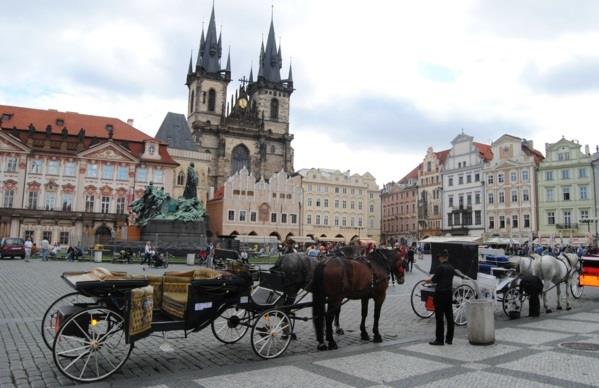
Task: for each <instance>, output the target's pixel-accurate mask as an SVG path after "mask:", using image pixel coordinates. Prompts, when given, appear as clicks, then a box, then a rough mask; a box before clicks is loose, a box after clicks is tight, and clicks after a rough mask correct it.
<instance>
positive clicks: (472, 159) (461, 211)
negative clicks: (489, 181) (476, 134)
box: [442, 133, 493, 236]
mask: <svg viewBox="0 0 599 388" xmlns="http://www.w3.org/2000/svg"><path fill="white" fill-rule="evenodd" d="M451 144H452V147H451V149H450V150H449V153H448V154H447V160H446V162H445V167H444V169H443V173H442V176H443V230H444V231H445V232H447V233H451V234H452V235H468V236H482V234H483V232H484V229H485V226H484V224H483V219H485V214H484V211H485V207H484V202H483V200H482V198H483V197H484V195H485V187H484V184H483V180H482V174H483V167H484V164H485V163H486V162H488V161H490V160H491V159H492V158H493V153H492V151H491V147H490V146H489V145H487V144H481V143H477V142H475V141H474V138H473V137H472V136H468V135H466V134H464V133H461V134H459V135H458V136H456V137H455V138H454V139H453V140H452V142H451Z"/></svg>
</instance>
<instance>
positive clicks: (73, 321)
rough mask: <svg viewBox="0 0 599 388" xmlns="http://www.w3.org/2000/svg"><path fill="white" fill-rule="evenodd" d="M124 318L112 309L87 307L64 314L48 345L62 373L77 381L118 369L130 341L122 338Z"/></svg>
mask: <svg viewBox="0 0 599 388" xmlns="http://www.w3.org/2000/svg"><path fill="white" fill-rule="evenodd" d="M125 330H126V327H125V320H124V319H123V317H122V316H121V314H119V313H118V312H116V311H113V310H110V309H107V308H102V307H90V308H87V309H85V310H83V311H80V312H78V313H76V314H73V315H71V316H70V317H68V318H67V319H66V320H65V322H64V323H63V324H62V325H61V326H60V330H59V331H58V333H57V334H56V338H55V339H54V346H53V349H52V352H53V356H54V363H56V366H57V367H58V369H59V370H60V372H61V373H62V374H64V375H65V376H67V377H68V378H70V379H72V380H75V381H78V382H92V381H99V380H102V379H105V378H107V377H108V376H110V375H112V374H113V373H114V372H116V371H118V370H119V369H120V368H121V366H123V364H124V363H125V361H127V358H129V354H130V353H131V350H132V349H133V344H132V343H130V344H127V343H126V341H125Z"/></svg>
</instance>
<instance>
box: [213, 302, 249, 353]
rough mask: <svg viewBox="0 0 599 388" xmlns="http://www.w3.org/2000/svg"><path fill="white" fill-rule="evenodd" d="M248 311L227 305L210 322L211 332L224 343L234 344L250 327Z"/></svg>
mask: <svg viewBox="0 0 599 388" xmlns="http://www.w3.org/2000/svg"><path fill="white" fill-rule="evenodd" d="M249 322H250V313H249V312H248V311H247V310H245V309H242V308H240V307H237V306H230V307H227V308H226V309H225V310H224V311H223V312H222V313H221V314H220V315H219V316H218V318H216V319H215V320H214V321H212V322H211V323H210V326H211V328H212V334H214V336H215V337H216V339H217V340H219V341H220V342H222V343H224V344H234V343H235V342H237V341H239V340H240V339H242V338H243V336H244V335H245V333H247V331H248V330H249V328H250V324H249Z"/></svg>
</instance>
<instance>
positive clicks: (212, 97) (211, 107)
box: [208, 89, 216, 112]
mask: <svg viewBox="0 0 599 388" xmlns="http://www.w3.org/2000/svg"><path fill="white" fill-rule="evenodd" d="M215 110H216V91H215V90H214V89H210V90H209V91H208V111H210V112H214V111H215Z"/></svg>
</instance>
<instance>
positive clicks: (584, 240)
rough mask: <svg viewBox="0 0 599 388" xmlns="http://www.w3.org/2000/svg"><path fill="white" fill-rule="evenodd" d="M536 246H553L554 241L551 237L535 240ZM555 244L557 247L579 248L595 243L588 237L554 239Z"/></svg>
mask: <svg viewBox="0 0 599 388" xmlns="http://www.w3.org/2000/svg"><path fill="white" fill-rule="evenodd" d="M534 243H535V244H539V245H545V246H548V245H551V244H552V240H551V237H539V238H537V239H535V241H534ZM553 244H555V245H570V246H578V245H584V246H586V245H593V241H592V240H589V238H588V237H562V238H560V237H554V238H553Z"/></svg>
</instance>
